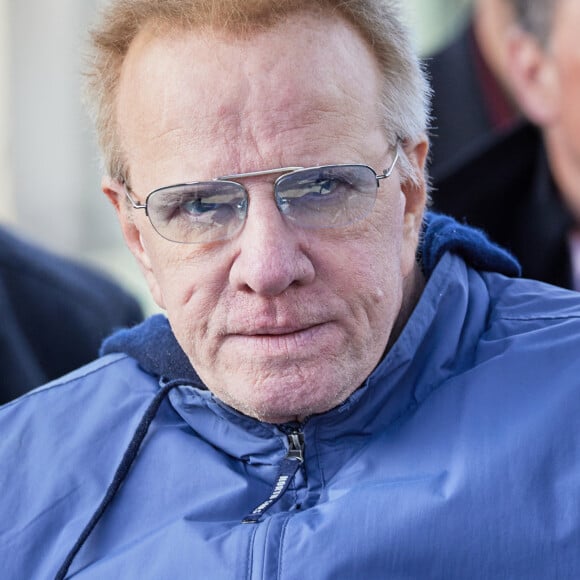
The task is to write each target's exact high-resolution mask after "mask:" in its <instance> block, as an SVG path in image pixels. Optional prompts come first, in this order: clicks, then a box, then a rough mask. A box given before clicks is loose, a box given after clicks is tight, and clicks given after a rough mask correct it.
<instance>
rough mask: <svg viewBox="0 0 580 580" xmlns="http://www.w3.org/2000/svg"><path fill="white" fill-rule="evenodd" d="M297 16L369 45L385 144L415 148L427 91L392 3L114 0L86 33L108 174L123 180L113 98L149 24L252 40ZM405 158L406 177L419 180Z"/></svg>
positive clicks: (89, 78) (92, 108) (91, 105)
mask: <svg viewBox="0 0 580 580" xmlns="http://www.w3.org/2000/svg"><path fill="white" fill-rule="evenodd" d="M300 11H311V12H312V11H315V12H317V13H320V14H329V15H337V16H339V17H342V18H344V19H345V20H346V21H347V22H350V23H351V24H352V25H353V26H354V27H355V28H356V29H357V30H358V31H359V33H360V34H361V35H362V36H363V38H364V39H365V40H366V41H367V42H368V44H369V46H370V47H371V50H372V52H373V54H374V55H375V57H376V59H377V62H378V63H379V66H380V70H381V73H382V75H383V79H384V88H383V95H382V103H381V106H382V108H383V111H384V119H385V131H386V132H387V136H388V137H389V138H390V139H392V140H393V141H394V140H395V139H400V140H409V141H414V140H416V139H417V138H418V137H419V136H421V135H422V134H423V133H424V132H425V131H426V128H427V123H428V101H429V89H428V85H427V82H426V80H425V77H424V75H423V72H422V70H421V65H420V62H419V59H418V57H417V55H416V52H415V50H414V47H413V46H412V42H411V36H410V34H409V32H408V30H407V28H406V27H405V26H404V24H403V23H402V21H401V18H400V8H399V5H398V2H396V0H111V1H110V2H109V4H108V6H107V7H106V8H105V9H104V11H103V13H102V17H101V20H100V23H99V24H98V25H97V27H96V28H95V29H94V30H93V31H92V34H91V46H90V54H89V59H88V66H87V70H86V85H85V89H86V90H85V97H86V104H87V107H88V110H89V113H90V114H91V116H92V118H93V122H94V124H95V127H96V131H97V136H98V140H99V145H100V148H101V151H102V154H103V161H104V164H105V170H106V171H107V173H108V174H109V175H110V176H111V177H113V178H116V179H122V178H123V176H124V175H125V173H126V170H127V168H126V167H125V161H124V155H123V151H122V150H121V147H120V140H119V138H118V135H117V120H116V99H117V93H118V88H119V81H120V75H121V68H122V65H123V61H124V59H125V57H126V55H127V52H128V50H129V47H130V45H131V43H132V42H133V40H134V39H135V37H136V36H137V34H138V33H139V32H140V31H141V30H142V29H143V28H144V27H145V26H146V25H147V26H151V25H154V26H156V27H158V29H159V31H160V32H162V33H167V32H168V31H173V30H195V29H201V28H206V29H207V28H210V29H211V28H213V29H220V30H227V31H230V32H233V33H235V34H238V35H240V36H251V35H252V34H255V33H257V32H259V31H260V30H264V29H267V28H269V27H272V26H273V25H275V24H277V23H279V22H280V21H283V20H284V19H285V18H287V17H288V16H289V15H291V14H293V13H296V12H300ZM402 153H403V155H402V161H403V165H402V167H403V171H404V173H405V174H407V176H408V177H411V178H413V180H415V178H419V177H420V176H417V175H413V173H414V171H413V168H412V167H411V166H410V164H409V162H408V160H407V158H406V156H405V155H404V152H402Z"/></svg>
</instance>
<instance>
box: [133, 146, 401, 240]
mask: <svg viewBox="0 0 580 580" xmlns="http://www.w3.org/2000/svg"><path fill="white" fill-rule="evenodd" d="M398 159H399V151H398V148H397V152H396V155H395V157H394V159H393V162H392V163H391V166H390V167H389V168H388V169H385V170H384V171H383V172H382V173H380V174H377V173H376V172H375V170H374V169H372V168H371V167H369V166H368V165H359V164H345V165H322V166H320V167H308V168H303V167H283V168H279V169H269V170H265V171H252V172H250V173H236V174H233V175H224V176H221V177H217V178H216V179H213V180H211V181H195V182H192V183H181V184H178V185H170V186H167V187H161V188H159V189H155V190H154V191H152V192H151V193H150V194H149V195H148V196H147V199H146V200H145V203H144V204H139V203H137V202H136V201H135V200H134V199H133V197H132V196H131V194H132V193H133V191H132V190H131V189H130V188H129V186H128V185H127V184H125V185H124V187H125V194H126V195H127V197H128V198H129V201H130V202H131V204H132V206H133V208H134V209H144V210H145V214H146V215H147V217H148V218H149V220H150V222H151V225H152V226H153V227H154V228H155V230H156V231H157V232H158V233H159V235H161V236H162V237H164V238H165V239H167V240H169V241H171V242H177V243H182V244H199V243H207V242H215V241H219V240H227V239H230V238H232V237H233V236H234V235H235V234H236V233H237V232H238V231H239V230H241V228H242V226H243V224H244V221H245V219H246V216H247V214H248V203H249V195H248V192H247V190H246V188H245V187H244V186H243V185H241V184H240V183H238V180H240V179H245V178H247V177H259V176H263V175H274V174H278V173H282V174H283V175H281V176H280V177H278V178H277V179H276V181H275V182H274V197H275V200H276V205H277V206H278V209H279V211H280V213H281V214H282V215H283V216H284V217H285V218H286V219H287V220H289V221H290V222H293V223H296V224H297V225H298V226H300V227H302V228H306V229H326V228H341V227H345V226H348V225H351V224H354V223H356V222H358V221H360V220H363V219H364V218H366V217H367V216H368V215H369V214H370V213H371V211H372V209H373V207H374V204H375V200H376V197H377V190H378V187H379V185H380V181H381V180H382V179H386V178H387V177H390V175H391V173H392V172H393V170H394V168H395V165H396V163H397V160H398ZM133 195H134V193H133Z"/></svg>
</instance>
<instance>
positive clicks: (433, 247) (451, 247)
mask: <svg viewBox="0 0 580 580" xmlns="http://www.w3.org/2000/svg"><path fill="white" fill-rule="evenodd" d="M447 252H451V253H453V254H456V255H459V256H460V257H461V258H463V260H464V261H465V262H466V263H467V264H468V265H470V266H471V267H473V268H475V269H477V270H485V271H494V272H499V273H501V274H504V275H506V276H519V275H520V266H519V264H518V262H517V261H516V260H515V258H513V257H512V256H511V254H509V253H508V252H507V251H506V250H504V249H502V248H500V247H499V246H497V245H495V244H493V243H492V242H490V241H489V240H488V238H487V237H486V236H485V234H484V233H483V232H481V231H479V230H476V229H473V228H470V227H468V226H465V225H462V224H460V223H458V222H456V221H455V220H454V219H453V218H450V217H448V216H444V215H439V214H435V213H428V214H427V215H426V218H425V223H424V227H423V234H422V238H421V244H420V247H419V253H418V255H419V259H420V262H421V265H422V268H423V272H424V274H425V276H426V277H427V278H429V277H430V276H431V273H432V272H433V270H434V269H435V267H436V265H437V263H438V262H439V260H440V259H441V257H442V256H443V255H444V254H445V253H447ZM118 352H122V353H125V354H128V355H129V356H131V357H133V358H135V359H137V360H138V361H139V364H140V366H141V367H142V368H143V370H145V371H146V372H147V373H149V374H152V375H154V376H158V377H163V378H164V379H165V380H180V381H183V382H184V383H186V384H190V385H194V386H197V387H199V388H205V387H204V385H203V383H202V382H201V379H200V378H199V377H198V376H197V374H196V372H195V370H194V369H193V367H192V366H191V364H190V362H189V359H188V358H187V356H186V355H185V353H184V352H183V350H182V349H181V347H180V346H179V343H178V342H177V340H176V338H175V336H174V334H173V332H172V330H171V327H170V326H169V321H168V320H167V318H166V317H165V316H163V315H161V314H158V315H155V316H152V317H150V318H148V319H147V320H146V321H145V322H143V323H141V324H140V325H138V326H135V327H133V328H130V329H125V330H121V331H119V332H117V333H115V334H113V335H112V336H111V337H109V338H108V339H107V340H105V342H104V343H103V345H102V347H101V355H105V354H109V353H118Z"/></svg>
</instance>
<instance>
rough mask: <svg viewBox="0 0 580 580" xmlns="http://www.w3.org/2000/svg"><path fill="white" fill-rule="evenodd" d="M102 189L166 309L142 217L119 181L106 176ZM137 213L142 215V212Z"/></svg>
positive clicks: (156, 299) (157, 300)
mask: <svg viewBox="0 0 580 580" xmlns="http://www.w3.org/2000/svg"><path fill="white" fill-rule="evenodd" d="M101 188H102V190H103V193H104V194H105V195H106V196H107V197H108V198H109V201H110V202H111V203H112V204H113V207H114V208H115V211H116V212H117V217H118V218H119V223H120V224H121V230H122V232H123V237H124V238H125V243H126V244H127V246H128V248H129V250H130V251H131V253H132V254H133V256H134V257H135V259H136V260H137V264H138V265H139V268H140V269H141V272H142V273H143V275H144V277H145V280H146V281H147V285H148V286H149V290H150V292H151V295H152V296H153V299H154V300H155V302H156V304H157V305H158V306H159V307H160V308H163V309H164V308H165V305H164V301H163V296H162V293H161V290H160V288H159V284H158V282H157V278H156V276H155V273H154V269H153V266H152V262H151V258H150V255H149V252H148V251H147V248H146V246H145V243H144V241H143V236H142V234H141V231H140V227H143V223H142V222H139V221H138V219H139V217H140V216H139V217H138V218H137V220H136V219H135V212H136V210H135V209H134V208H133V207H132V206H131V204H130V202H129V200H128V199H127V195H126V194H125V188H124V186H123V185H122V184H121V183H119V182H118V181H117V180H115V179H112V178H110V177H108V176H105V177H103V179H102V181H101ZM137 211H139V212H140V213H142V210H137ZM143 219H145V220H146V219H147V218H146V217H145V215H143Z"/></svg>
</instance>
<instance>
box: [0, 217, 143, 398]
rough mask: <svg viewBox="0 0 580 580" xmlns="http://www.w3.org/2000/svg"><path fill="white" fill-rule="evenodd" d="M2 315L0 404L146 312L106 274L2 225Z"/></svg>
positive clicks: (93, 353) (71, 365)
mask: <svg viewBox="0 0 580 580" xmlns="http://www.w3.org/2000/svg"><path fill="white" fill-rule="evenodd" d="M0 317H1V323H0V404H1V403H4V402H6V401H9V400H11V399H13V398H15V397H17V396H19V395H21V394H23V393H24V392H26V391H28V390H30V389H31V388H33V387H37V386H39V385H41V384H43V383H45V382H47V381H49V380H52V379H54V378H57V377H59V376H61V375H63V374H65V373H67V372H68V371H71V370H73V369H75V368H77V367H79V366H81V365H83V364H85V363H87V362H89V361H90V360H92V359H94V358H96V357H97V356H98V351H99V346H100V344H101V341H102V340H103V339H104V338H105V337H106V336H108V335H109V334H111V332H112V331H113V330H115V329H117V328H120V327H124V326H129V325H133V324H135V323H137V322H139V321H140V320H142V319H143V313H142V311H141V307H140V306H139V304H138V303H137V301H136V300H135V299H134V298H132V297H131V296H129V295H128V294H127V293H126V292H125V291H124V290H122V289H121V288H120V287H119V286H117V285H116V284H115V283H113V282H112V281H111V280H109V279H108V278H106V277H105V276H104V275H102V274H99V273H97V272H96V271H94V270H92V269H90V268H88V267H86V266H81V265H79V264H76V263H75V262H73V261H71V260H67V259H64V258H62V257H59V256H57V255H55V254H52V253H50V252H47V251H46V250H43V249H41V248H39V247H38V246H36V245H34V244H31V243H29V242H27V241H24V240H23V239H21V238H20V237H18V236H17V235H15V234H13V233H11V232H10V231H9V230H7V229H5V228H0Z"/></svg>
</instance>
